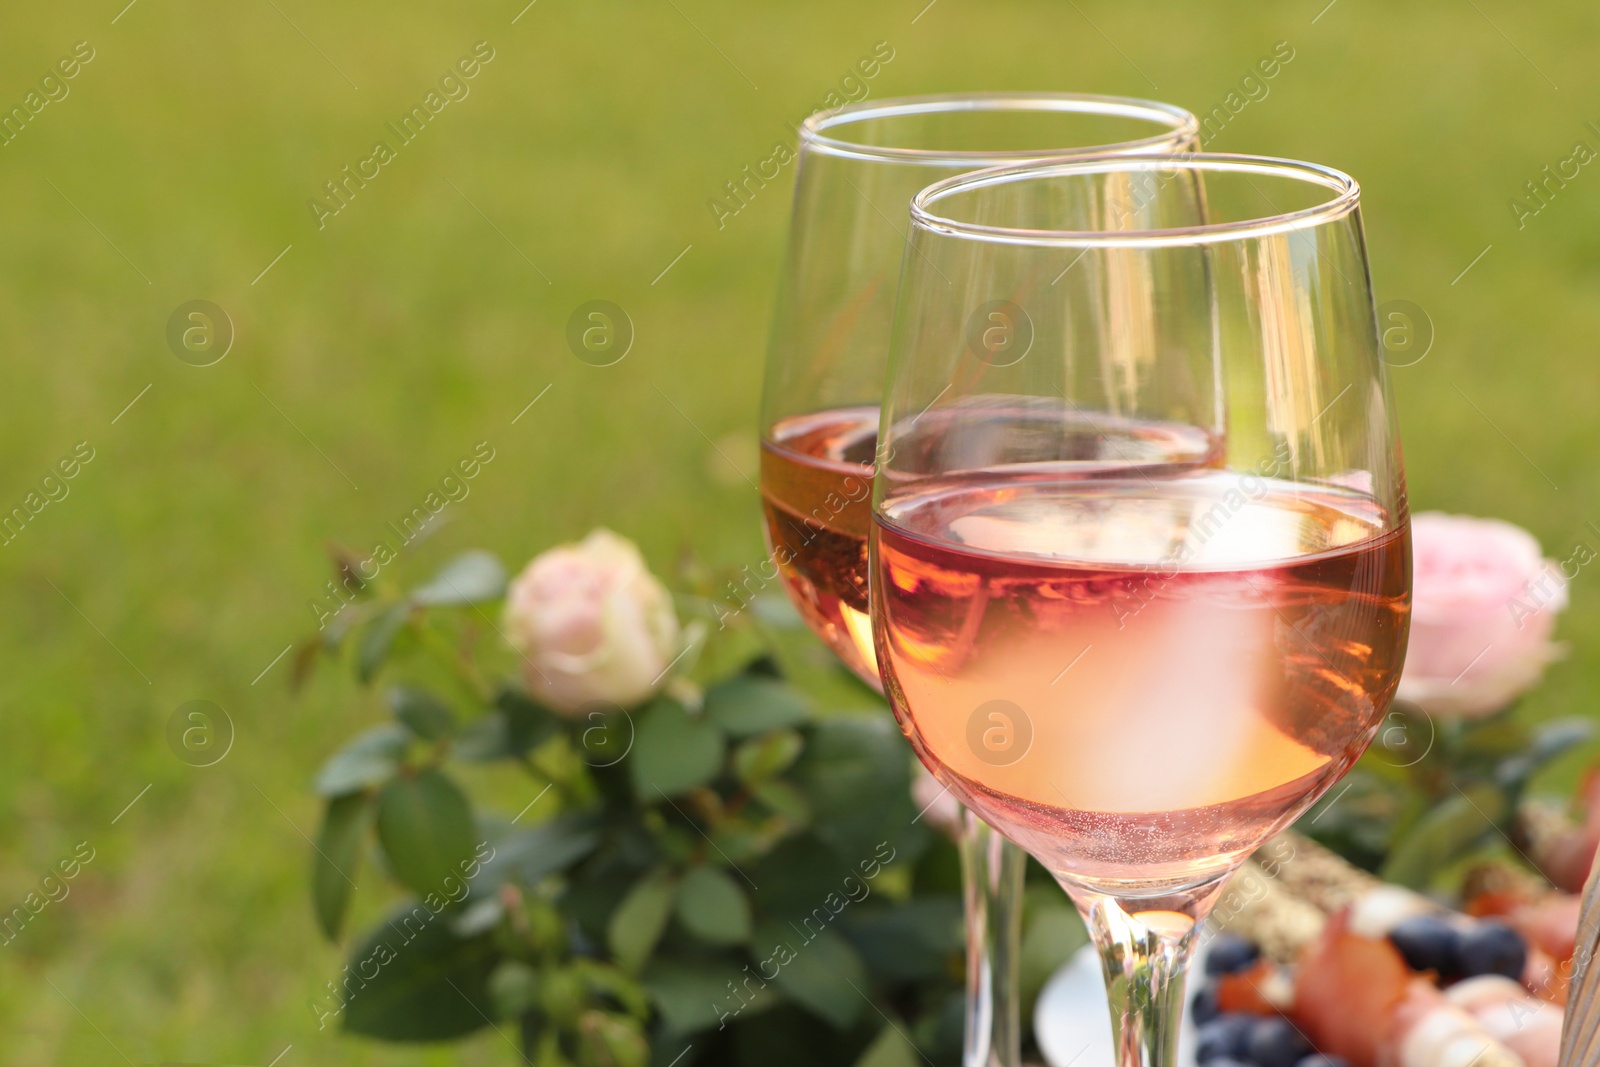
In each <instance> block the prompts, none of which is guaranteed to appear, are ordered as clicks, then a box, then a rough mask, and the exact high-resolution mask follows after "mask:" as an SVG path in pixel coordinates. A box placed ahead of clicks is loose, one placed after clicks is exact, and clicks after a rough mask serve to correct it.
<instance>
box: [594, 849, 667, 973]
mask: <svg viewBox="0 0 1600 1067" xmlns="http://www.w3.org/2000/svg"><path fill="white" fill-rule="evenodd" d="M677 888H678V886H677V879H676V878H675V877H673V875H672V872H670V871H669V870H667V869H666V868H664V867H658V868H657V869H656V870H654V871H652V872H650V874H648V875H646V876H645V877H644V879H643V880H642V881H641V882H639V884H638V885H636V886H634V888H633V891H632V892H630V893H629V894H628V895H627V896H626V897H624V898H623V899H622V903H621V904H620V905H618V906H617V910H616V911H615V912H613V913H612V915H611V924H610V927H609V929H607V931H606V940H607V942H608V943H609V944H610V946H611V954H612V955H613V956H615V957H616V958H617V963H618V965H619V966H621V967H622V969H623V970H625V971H627V972H628V973H630V974H637V973H638V972H639V969H640V968H641V967H643V966H644V965H645V962H646V961H647V960H649V958H650V953H652V952H654V951H655V947H656V942H657V941H659V940H660V939H661V933H662V931H663V930H665V929H666V928H667V919H668V918H669V917H670V916H671V914H672V901H673V898H674V896H675V895H676V893H677Z"/></svg>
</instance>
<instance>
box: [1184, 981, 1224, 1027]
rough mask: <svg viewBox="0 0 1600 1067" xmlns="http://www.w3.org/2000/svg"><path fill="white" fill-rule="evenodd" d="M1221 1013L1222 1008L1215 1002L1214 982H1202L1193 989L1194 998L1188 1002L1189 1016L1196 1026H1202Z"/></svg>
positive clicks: (1215, 990) (1215, 988)
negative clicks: (1197, 987) (1198, 986)
mask: <svg viewBox="0 0 1600 1067" xmlns="http://www.w3.org/2000/svg"><path fill="white" fill-rule="evenodd" d="M1221 1014H1222V1008H1221V1006H1220V1005H1219V1004H1218V1003H1217V986H1216V983H1215V982H1205V983H1203V984H1202V985H1201V986H1200V988H1199V989H1197V990H1195V994H1194V999H1193V1000H1191V1001H1190V1002H1189V1018H1190V1019H1192V1020H1193V1021H1194V1024H1195V1025H1196V1026H1204V1025H1205V1024H1206V1023H1208V1022H1210V1021H1211V1020H1213V1019H1215V1018H1216V1017H1217V1016H1219V1015H1221Z"/></svg>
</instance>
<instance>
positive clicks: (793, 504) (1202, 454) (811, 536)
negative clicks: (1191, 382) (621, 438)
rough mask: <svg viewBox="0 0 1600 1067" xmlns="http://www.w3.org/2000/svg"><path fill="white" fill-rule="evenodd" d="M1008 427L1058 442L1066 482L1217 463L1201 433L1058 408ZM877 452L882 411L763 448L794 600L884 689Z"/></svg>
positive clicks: (940, 417) (942, 423) (796, 431)
mask: <svg viewBox="0 0 1600 1067" xmlns="http://www.w3.org/2000/svg"><path fill="white" fill-rule="evenodd" d="M962 417H967V418H970V413H962V412H942V413H939V414H934V415H930V416H928V417H927V419H926V421H925V422H924V423H923V424H922V425H921V426H919V427H916V428H915V429H914V430H913V432H911V433H909V434H905V435H903V437H902V440H903V444H902V447H903V448H907V449H910V450H917V449H919V448H923V447H934V445H933V444H932V443H933V442H937V441H940V440H942V439H943V438H942V437H941V434H946V435H947V434H949V433H950V425H949V423H950V421H951V420H952V419H959V418H962ZM991 425H992V423H991ZM1007 425H1008V426H1011V427H1013V428H1014V427H1017V426H1027V427H1031V428H1032V429H1034V430H1036V431H1037V436H1038V438H1039V440H1041V441H1048V442H1049V449H1050V453H1051V457H1052V458H1053V459H1055V460H1057V462H1056V464H1055V465H1054V468H1053V469H1055V470H1056V471H1057V472H1058V473H1059V474H1061V475H1063V476H1071V477H1080V478H1087V477H1096V476H1099V475H1102V474H1104V473H1105V472H1106V471H1108V470H1113V469H1115V470H1121V471H1126V470H1128V469H1131V468H1133V467H1137V468H1139V469H1140V470H1144V471H1146V472H1151V471H1157V472H1160V471H1167V472H1170V471H1172V470H1175V469H1177V468H1180V467H1185V468H1186V467H1193V466H1198V465H1204V464H1205V463H1208V462H1212V461H1214V460H1215V458H1216V455H1217V443H1216V441H1215V439H1214V438H1213V437H1212V436H1211V435H1208V434H1206V433H1205V432H1203V431H1201V430H1198V429H1195V428H1193V427H1187V426H1177V425H1171V424H1166V423H1157V422H1138V421H1134V420H1127V419H1113V418H1111V417H1109V416H1104V417H1100V418H1098V419H1090V418H1088V417H1085V416H1082V415H1081V414H1078V413H1075V412H1074V413H1069V416H1064V415H1063V414H1062V413H1061V412H1060V410H1059V408H1058V406H1051V407H1048V408H1047V409H1046V410H1044V411H1042V412H1041V411H1024V412H1012V413H1010V418H1009V419H1008V421H1007ZM982 436H983V437H985V438H988V437H992V434H983V435H982ZM877 447H878V409H877V408H876V407H854V408H841V409H837V410H833V411H824V412H820V413H817V414H811V415H798V416H792V417H789V418H785V419H782V420H780V421H779V422H778V423H777V424H776V425H774V426H773V427H772V428H771V429H770V431H769V432H768V434H767V436H766V437H765V438H764V439H763V440H762V445H761V495H762V504H763V509H764V511H765V514H766V526H767V547H768V549H769V550H770V551H771V553H772V556H773V560H774V561H775V562H776V564H777V566H778V571H779V573H780V575H781V576H782V579H783V584H784V588H785V590H786V591H787V592H788V594H789V599H790V600H791V601H793V602H794V605H795V607H796V608H797V609H798V610H799V612H800V614H801V617H802V618H804V619H805V622H806V625H808V626H809V627H810V628H811V630H812V632H814V633H815V634H817V636H819V637H821V638H822V640H823V641H824V642H826V643H827V644H828V646H829V647H830V648H832V649H833V651H834V653H835V654H836V655H837V656H838V657H839V658H840V659H841V660H843V661H844V663H845V665H846V666H848V667H849V668H850V669H851V670H853V671H855V672H856V674H858V675H860V676H861V677H862V678H863V679H864V680H866V681H867V682H868V683H870V684H871V685H873V686H879V687H881V682H880V681H879V678H878V661H877V656H876V653H875V651H874V648H873V639H872V622H871V619H870V617H869V616H868V614H867V585H868V581H867V534H868V531H869V530H870V529H871V527H872V472H873V466H872V465H873V460H874V454H875V453H876V451H877ZM1007 458H1011V459H1015V458H1016V457H1014V456H1010V457H1007Z"/></svg>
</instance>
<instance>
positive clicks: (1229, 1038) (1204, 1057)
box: [1194, 1015, 1255, 1067]
mask: <svg viewBox="0 0 1600 1067" xmlns="http://www.w3.org/2000/svg"><path fill="white" fill-rule="evenodd" d="M1254 1025H1255V1019H1254V1018H1253V1017H1252V1016H1249V1015H1223V1016H1219V1017H1218V1018H1216V1019H1213V1020H1212V1021H1211V1022H1208V1023H1206V1024H1205V1025H1204V1026H1202V1027H1201V1028H1200V1030H1199V1033H1198V1034H1196V1037H1197V1039H1198V1040H1196V1042H1195V1048H1194V1060H1195V1062H1196V1063H1203V1064H1207V1065H1215V1067H1226V1064H1227V1061H1229V1060H1234V1059H1243V1058H1244V1054H1245V1053H1244V1046H1245V1041H1246V1040H1248V1039H1249V1037H1250V1030H1251V1028H1252V1027H1253V1026H1254Z"/></svg>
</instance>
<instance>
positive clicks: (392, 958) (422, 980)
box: [344, 902, 500, 1041]
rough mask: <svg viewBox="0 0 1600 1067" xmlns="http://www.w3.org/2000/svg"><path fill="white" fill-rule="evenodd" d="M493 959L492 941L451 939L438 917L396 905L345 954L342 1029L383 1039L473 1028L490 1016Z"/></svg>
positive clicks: (436, 1037) (435, 1036) (446, 1035)
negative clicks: (346, 969)
mask: <svg viewBox="0 0 1600 1067" xmlns="http://www.w3.org/2000/svg"><path fill="white" fill-rule="evenodd" d="M499 959H500V956H499V952H498V951H497V950H496V949H495V947H494V941H493V939H492V937H490V936H488V935H484V936H479V937H473V938H458V937H456V936H455V935H454V934H453V933H452V932H451V930H450V926H449V924H448V923H446V922H445V921H444V920H443V917H442V916H438V915H433V914H431V913H430V911H429V909H428V908H426V907H424V906H422V905H420V904H416V903H415V902H413V904H412V905H411V906H409V908H408V907H406V906H402V907H401V909H400V910H399V911H397V912H395V913H394V914H393V915H391V916H390V917H389V920H388V921H387V922H385V923H383V924H381V925H379V926H378V927H376V928H375V929H373V930H371V931H369V932H368V936H367V938H366V939H365V940H364V941H363V943H362V944H361V945H360V946H358V947H357V948H356V949H355V950H353V951H352V952H351V954H350V961H349V974H350V975H351V976H352V977H351V980H350V981H349V982H348V985H347V990H348V992H347V993H346V994H345V995H346V996H347V997H348V999H347V1000H346V1002H345V1007H344V1029H345V1030H347V1031H348V1032H350V1033H354V1034H365V1035H366V1036H368V1037H377V1038H383V1039H384V1040H386V1041H447V1040H450V1039H451V1038H457V1037H462V1036H464V1035H466V1034H470V1033H473V1032H475V1031H477V1030H480V1029H482V1028H483V1027H485V1026H487V1025H488V1020H489V1019H492V1018H494V1011H495V1006H494V998H493V997H492V996H491V995H490V993H489V988H488V983H489V976H490V974H492V973H493V971H494V969H495V965H496V964H497V963H498V962H499ZM367 975H374V977H371V978H367V977H366V976H367Z"/></svg>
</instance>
